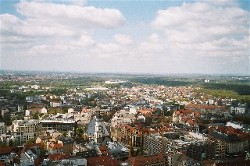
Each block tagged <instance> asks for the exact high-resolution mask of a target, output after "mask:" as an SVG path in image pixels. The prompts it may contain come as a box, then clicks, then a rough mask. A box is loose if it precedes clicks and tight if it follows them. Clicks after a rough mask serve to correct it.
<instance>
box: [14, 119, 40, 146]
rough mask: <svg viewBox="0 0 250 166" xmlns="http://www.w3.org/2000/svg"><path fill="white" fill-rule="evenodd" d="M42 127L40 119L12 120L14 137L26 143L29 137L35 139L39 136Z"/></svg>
mask: <svg viewBox="0 0 250 166" xmlns="http://www.w3.org/2000/svg"><path fill="white" fill-rule="evenodd" d="M39 129H40V127H39V124H38V120H35V119H32V120H14V121H13V122H12V131H13V133H14V134H13V135H14V138H15V139H16V140H19V141H20V143H24V142H26V141H28V140H29V139H34V138H35V137H36V136H37V133H38V131H39Z"/></svg>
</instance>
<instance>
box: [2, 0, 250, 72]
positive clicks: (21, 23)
mask: <svg viewBox="0 0 250 166" xmlns="http://www.w3.org/2000/svg"><path fill="white" fill-rule="evenodd" d="M76 2H80V1H76ZM67 4H68V5H65V4H53V3H48V2H40V1H39V2H20V3H18V4H17V5H16V7H17V11H18V12H19V13H20V14H22V16H21V17H20V16H14V15H10V14H3V15H1V16H0V21H1V26H0V30H1V32H0V34H1V55H2V61H4V63H2V66H3V68H8V69H10V65H12V66H15V68H16V69H19V68H23V69H28V70H29V69H33V70H34V69H37V70H40V69H45V68H46V70H51V69H59V70H80V71H99V72H100V71H101V72H112V71H113V72H149V73H152V72H154V73H165V72H177V73H190V72H197V73H216V72H223V73H227V72H228V73H233V72H236V73H237V72H238V73H247V72H248V71H246V70H248V66H249V60H248V59H249V51H250V50H249V12H248V11H245V10H243V9H241V8H240V7H239V6H238V4H237V2H235V1H230V2H228V1H225V2H221V3H217V1H216V2H214V1H202V2H194V3H183V4H182V5H181V6H176V7H169V8H167V9H165V10H159V11H158V12H157V14H156V17H155V19H154V20H152V24H150V25H152V27H153V28H152V27H150V25H145V26H143V28H144V30H143V31H140V32H138V33H140V35H144V37H141V36H140V39H137V38H136V35H135V36H132V34H135V33H137V31H138V30H140V28H138V26H136V24H134V27H133V25H132V24H130V25H129V26H128V25H126V24H124V22H125V19H124V17H123V15H122V13H121V12H120V11H119V10H117V9H101V8H96V7H93V6H84V5H86V3H85V4H84V3H80V4H75V3H74V2H72V1H70V2H67ZM69 4H70V5H69ZM72 4H73V5H72ZM123 24H124V25H123ZM121 25H123V26H124V27H125V29H126V28H127V31H124V29H123V31H121V32H120V31H119V30H121V29H122V28H118V27H120V26H121ZM147 27H149V28H148V29H147ZM133 28H134V29H136V30H137V31H136V32H133V30H134V29H133ZM150 28H152V29H150ZM97 29H101V30H100V31H96V30H97ZM98 32H99V33H98ZM105 32H108V33H107V34H104V35H102V34H103V33H105ZM131 32H133V33H131ZM144 32H145V34H144ZM39 58H40V59H41V60H40V59H39ZM30 62H32V64H30V65H29V63H30ZM44 63H48V64H47V66H46V64H44ZM66 64H67V65H66ZM36 67H37V68H36Z"/></svg>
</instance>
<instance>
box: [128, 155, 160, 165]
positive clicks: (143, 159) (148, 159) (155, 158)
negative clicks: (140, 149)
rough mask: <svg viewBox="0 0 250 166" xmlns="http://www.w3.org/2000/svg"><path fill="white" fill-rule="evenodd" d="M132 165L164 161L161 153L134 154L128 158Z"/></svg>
mask: <svg viewBox="0 0 250 166" xmlns="http://www.w3.org/2000/svg"><path fill="white" fill-rule="evenodd" d="M128 161H129V163H130V164H131V165H132V166H145V165H150V164H157V163H162V162H164V158H163V155H162V154H157V155H152V156H136V157H131V158H129V159H128Z"/></svg>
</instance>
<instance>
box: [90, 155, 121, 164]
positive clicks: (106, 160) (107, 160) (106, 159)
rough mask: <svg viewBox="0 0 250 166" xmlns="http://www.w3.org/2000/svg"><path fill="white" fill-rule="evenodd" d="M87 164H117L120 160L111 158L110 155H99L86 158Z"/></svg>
mask: <svg viewBox="0 0 250 166" xmlns="http://www.w3.org/2000/svg"><path fill="white" fill-rule="evenodd" d="M87 164H88V166H96V165H102V166H119V165H120V161H118V160H116V159H113V158H111V156H99V157H91V158H88V159H87Z"/></svg>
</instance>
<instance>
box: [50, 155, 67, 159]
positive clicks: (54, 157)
mask: <svg viewBox="0 0 250 166" xmlns="http://www.w3.org/2000/svg"><path fill="white" fill-rule="evenodd" d="M69 157H70V155H68V154H51V155H49V157H48V158H49V159H50V160H62V159H68V158H69Z"/></svg>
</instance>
